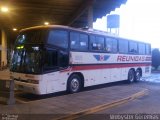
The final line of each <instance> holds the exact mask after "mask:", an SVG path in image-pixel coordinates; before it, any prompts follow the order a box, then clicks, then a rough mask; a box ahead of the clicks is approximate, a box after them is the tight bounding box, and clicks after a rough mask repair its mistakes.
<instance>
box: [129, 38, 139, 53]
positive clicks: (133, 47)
mask: <svg viewBox="0 0 160 120" xmlns="http://www.w3.org/2000/svg"><path fill="white" fill-rule="evenodd" d="M129 52H130V53H132V54H135V53H137V52H138V46H137V42H134V41H129Z"/></svg>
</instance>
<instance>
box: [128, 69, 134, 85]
mask: <svg viewBox="0 0 160 120" xmlns="http://www.w3.org/2000/svg"><path fill="white" fill-rule="evenodd" d="M129 81H130V82H133V81H134V74H133V71H130V74H129Z"/></svg>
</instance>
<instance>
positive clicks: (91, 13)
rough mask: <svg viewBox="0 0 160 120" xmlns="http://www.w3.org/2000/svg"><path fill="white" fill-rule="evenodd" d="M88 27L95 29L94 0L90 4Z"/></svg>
mask: <svg viewBox="0 0 160 120" xmlns="http://www.w3.org/2000/svg"><path fill="white" fill-rule="evenodd" d="M88 27H89V28H93V0H90V2H89V4H88Z"/></svg>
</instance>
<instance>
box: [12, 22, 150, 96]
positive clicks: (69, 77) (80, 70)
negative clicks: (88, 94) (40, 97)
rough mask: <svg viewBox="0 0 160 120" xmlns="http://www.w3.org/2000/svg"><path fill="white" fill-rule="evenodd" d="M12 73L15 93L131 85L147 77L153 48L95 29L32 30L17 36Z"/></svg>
mask: <svg viewBox="0 0 160 120" xmlns="http://www.w3.org/2000/svg"><path fill="white" fill-rule="evenodd" d="M10 71H11V78H13V79H14V80H15V84H16V86H17V89H19V90H23V91H27V92H30V93H34V94H49V93H54V92H59V91H65V90H67V91H69V92H70V93H75V92H78V91H80V90H81V89H82V88H83V87H87V86H93V85H99V84H104V83H110V82H116V81H121V80H128V82H130V83H132V82H135V81H139V80H140V77H142V76H147V75H149V74H150V72H151V46H150V44H148V43H143V42H138V41H133V40H128V39H124V38H120V37H117V36H113V35H110V34H108V33H106V32H100V31H95V30H82V29H75V28H71V27H67V26H59V25H49V26H37V27H31V28H27V29H23V30H21V32H20V33H19V36H18V37H17V40H16V42H15V47H14V52H13V58H12V62H11V68H10Z"/></svg>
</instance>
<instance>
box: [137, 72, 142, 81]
mask: <svg viewBox="0 0 160 120" xmlns="http://www.w3.org/2000/svg"><path fill="white" fill-rule="evenodd" d="M140 78H141V75H140V73H139V72H137V73H136V80H137V81H139V80H140Z"/></svg>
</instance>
